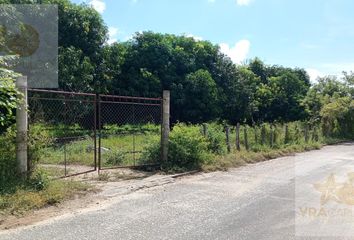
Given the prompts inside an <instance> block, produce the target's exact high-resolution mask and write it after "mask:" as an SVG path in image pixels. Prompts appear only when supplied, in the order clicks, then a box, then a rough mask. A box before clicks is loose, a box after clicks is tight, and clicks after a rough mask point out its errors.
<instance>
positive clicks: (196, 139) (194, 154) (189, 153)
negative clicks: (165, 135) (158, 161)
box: [163, 123, 212, 171]
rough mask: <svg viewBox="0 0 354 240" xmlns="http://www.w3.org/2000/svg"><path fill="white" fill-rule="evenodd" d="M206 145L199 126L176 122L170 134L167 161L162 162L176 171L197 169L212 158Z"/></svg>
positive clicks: (206, 142)
mask: <svg viewBox="0 0 354 240" xmlns="http://www.w3.org/2000/svg"><path fill="white" fill-rule="evenodd" d="M208 145H209V144H208V141H207V139H206V138H205V137H204V136H203V135H202V134H201V132H200V126H192V125H186V124H183V123H178V124H176V125H175V126H174V127H173V130H172V131H171V134H170V139H169V152H168V162H167V163H163V164H164V167H165V168H168V169H173V170H177V171H178V170H185V169H199V168H200V167H201V166H202V164H203V163H206V162H208V161H210V160H212V154H211V153H210V151H209V149H208Z"/></svg>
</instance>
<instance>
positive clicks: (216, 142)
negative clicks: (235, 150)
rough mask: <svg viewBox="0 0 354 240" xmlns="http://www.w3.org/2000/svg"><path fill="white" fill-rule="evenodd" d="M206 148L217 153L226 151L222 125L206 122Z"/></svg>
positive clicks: (220, 153)
mask: <svg viewBox="0 0 354 240" xmlns="http://www.w3.org/2000/svg"><path fill="white" fill-rule="evenodd" d="M206 127H207V135H206V138H207V141H208V150H209V151H210V152H212V153H214V154H217V155H223V154H225V153H226V144H225V142H226V137H225V133H224V129H223V126H222V125H221V124H217V123H209V124H206Z"/></svg>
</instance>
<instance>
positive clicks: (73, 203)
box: [0, 169, 175, 230]
mask: <svg viewBox="0 0 354 240" xmlns="http://www.w3.org/2000/svg"><path fill="white" fill-rule="evenodd" d="M174 177H175V176H171V175H168V176H167V175H162V174H158V173H152V172H141V171H134V170H129V169H114V170H105V171H101V173H100V174H97V172H93V173H89V174H85V175H79V176H75V177H71V178H68V180H70V179H73V180H77V181H83V182H87V183H89V184H91V185H92V186H94V190H93V191H91V192H88V193H86V194H77V195H75V196H74V197H73V198H72V199H70V200H66V201H64V202H62V203H60V204H57V205H54V206H53V205H52V206H48V207H45V208H42V209H39V210H33V211H30V212H26V213H25V214H23V215H19V216H15V215H6V216H3V215H0V230H5V229H14V228H17V227H20V226H28V225H32V224H35V223H38V222H41V221H44V220H48V219H52V218H56V217H61V216H65V215H72V214H78V213H80V212H82V211H89V210H92V209H97V208H103V207H104V206H107V204H110V202H111V201H110V200H111V199H112V198H117V197H122V196H125V195H127V194H129V193H132V192H135V191H138V190H140V189H144V188H150V187H155V186H161V185H164V184H168V183H171V182H174Z"/></svg>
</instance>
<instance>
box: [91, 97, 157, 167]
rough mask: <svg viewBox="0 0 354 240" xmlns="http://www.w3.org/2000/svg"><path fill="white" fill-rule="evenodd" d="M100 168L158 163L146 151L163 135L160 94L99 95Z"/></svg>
mask: <svg viewBox="0 0 354 240" xmlns="http://www.w3.org/2000/svg"><path fill="white" fill-rule="evenodd" d="M98 109H99V115H98V116H99V119H98V122H99V138H98V163H99V169H100V170H103V169H112V168H120V167H143V166H151V165H157V164H158V162H159V159H155V161H151V160H150V161H149V160H148V159H146V155H145V154H144V151H146V149H147V148H148V147H149V145H150V144H153V143H156V141H160V137H161V116H162V114H161V109H162V99H161V98H144V97H127V96H112V95H100V96H99V98H98Z"/></svg>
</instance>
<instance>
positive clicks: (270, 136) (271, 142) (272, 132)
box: [269, 124, 274, 147]
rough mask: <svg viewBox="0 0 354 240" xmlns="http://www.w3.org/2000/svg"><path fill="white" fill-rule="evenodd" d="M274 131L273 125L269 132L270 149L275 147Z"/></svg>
mask: <svg viewBox="0 0 354 240" xmlns="http://www.w3.org/2000/svg"><path fill="white" fill-rule="evenodd" d="M273 134H274V131H273V125H272V124H271V125H270V130H269V138H270V139H269V145H270V147H273V143H274V135H273Z"/></svg>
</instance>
